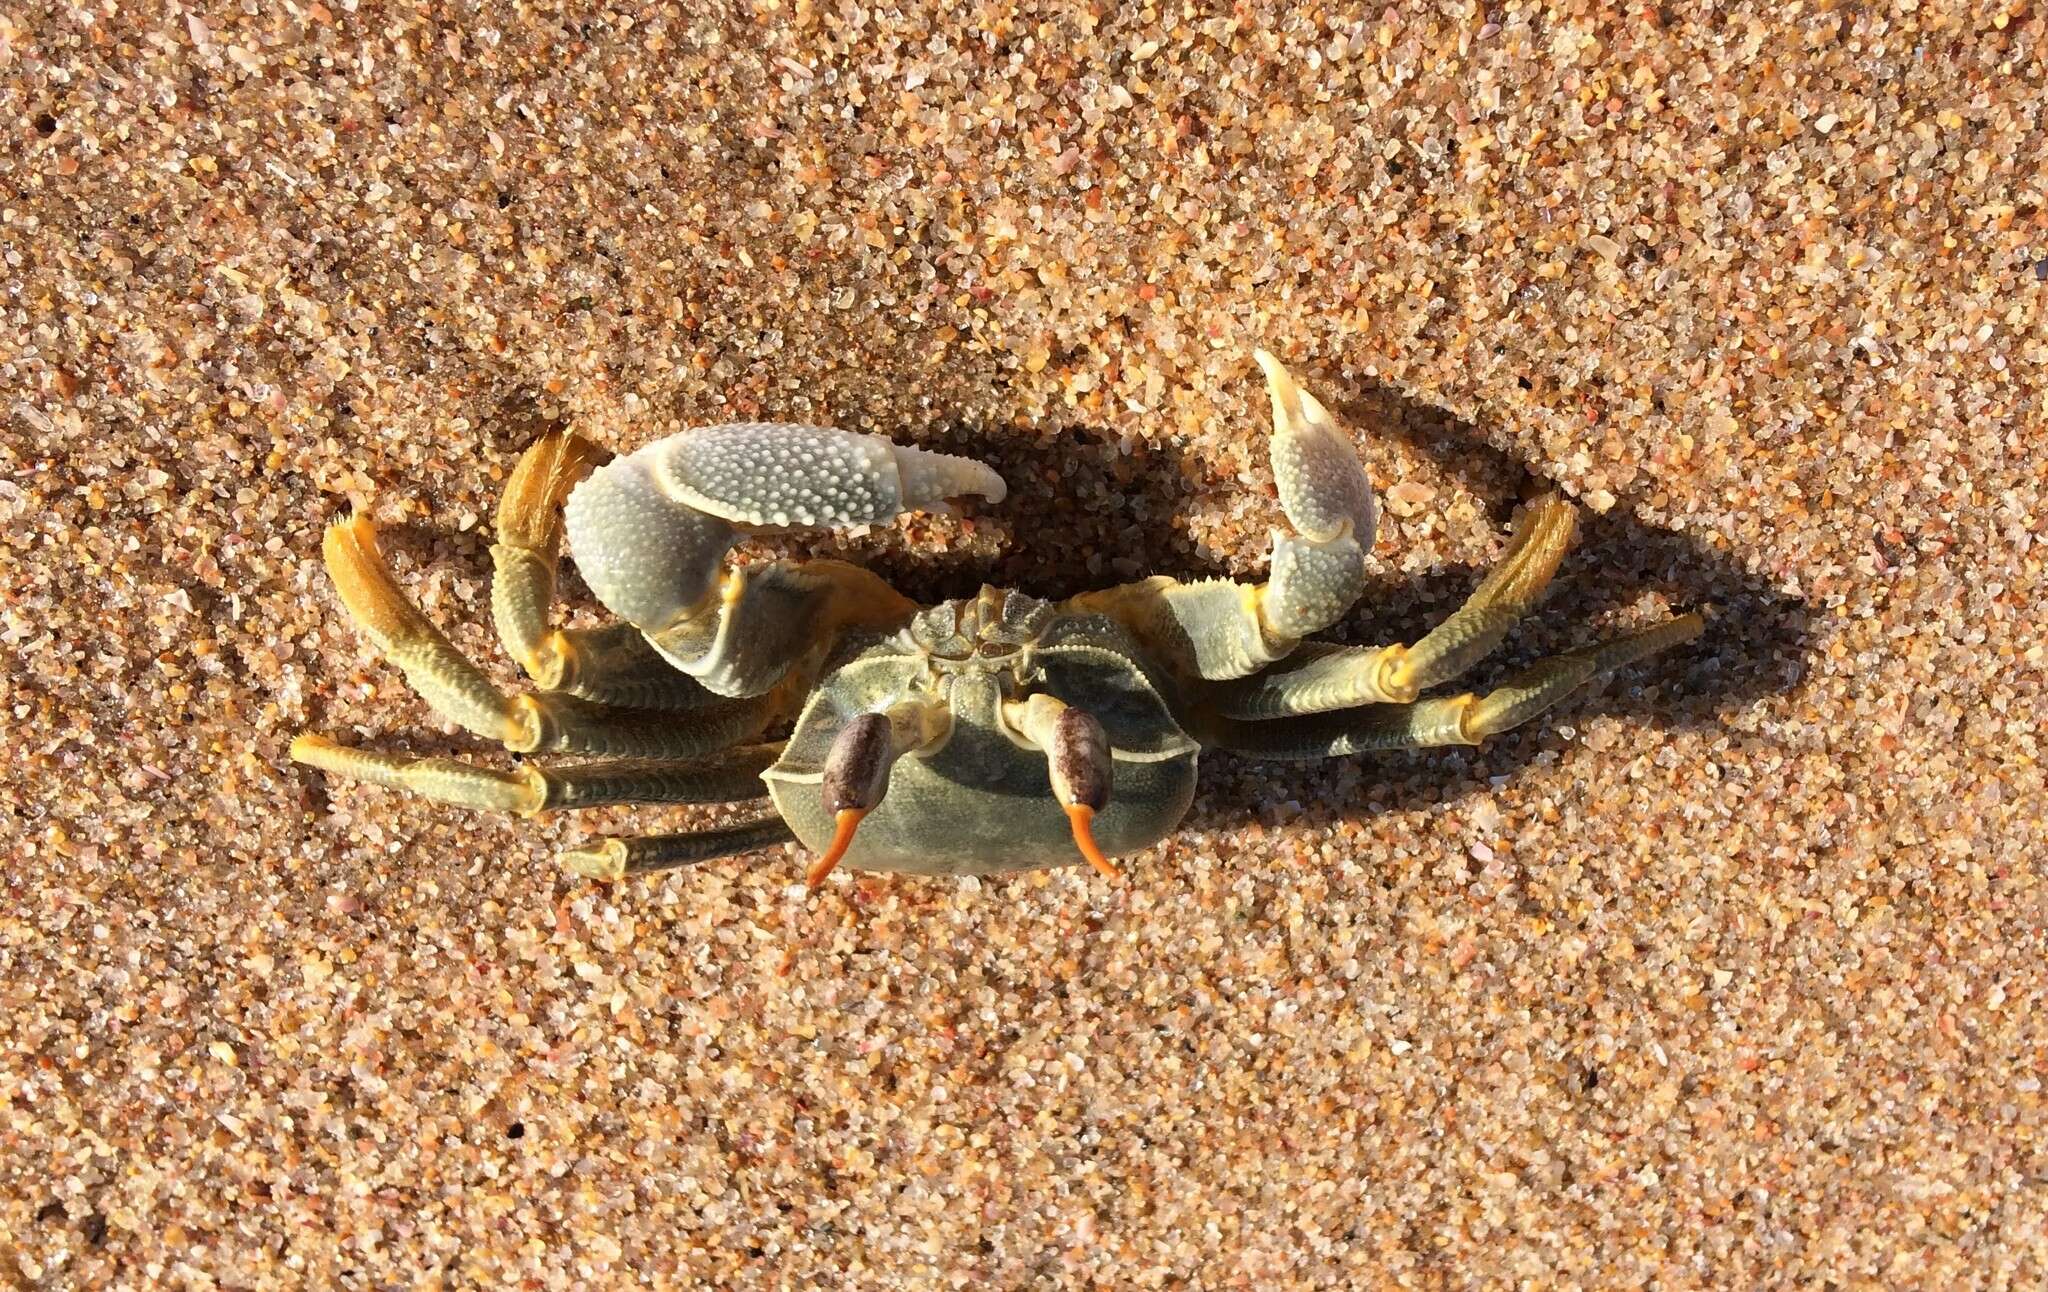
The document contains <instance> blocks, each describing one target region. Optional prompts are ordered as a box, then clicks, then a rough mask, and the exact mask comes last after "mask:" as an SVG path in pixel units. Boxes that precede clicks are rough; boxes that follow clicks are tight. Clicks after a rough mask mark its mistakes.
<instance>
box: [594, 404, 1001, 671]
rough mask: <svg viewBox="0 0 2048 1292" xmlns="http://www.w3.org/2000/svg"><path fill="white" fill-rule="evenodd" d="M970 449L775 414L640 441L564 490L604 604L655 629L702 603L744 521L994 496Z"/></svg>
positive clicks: (858, 519)
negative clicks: (949, 449) (897, 440)
mask: <svg viewBox="0 0 2048 1292" xmlns="http://www.w3.org/2000/svg"><path fill="white" fill-rule="evenodd" d="M1005 493H1006V490H1005V488H1004V485H1003V479H1002V477H1001V476H999V475H997V474H996V473H995V472H994V471H993V470H991V469H990V468H988V467H987V466H984V465H983V464H981V463H979V462H975V461H973V460H971V459H968V458H959V457H953V456H950V455H948V454H944V453H929V452H926V451H925V450H923V449H914V448H907V447H905V446H903V445H899V444H892V443H890V442H889V441H888V440H885V439H883V438H882V437H880V436H878V435H860V434H856V433H854V432H852V431H840V430H833V429H831V428H828V427H819V426H794V425H787V424H783V423H776V422H754V423H744V424H741V425H737V426H718V427H703V428H699V429H696V430H689V431H684V432H682V433H681V434H679V435H672V436H670V437H669V438H667V439H665V440H660V441H657V442H655V443H653V444H650V445H648V446H647V447H646V448H643V449H641V450H639V451H638V452H637V453H633V454H631V455H629V456H627V457H623V458H620V459H619V460H618V461H616V462H613V463H612V464H611V465H609V466H606V467H603V468H601V469H599V470H598V471H596V472H594V473H592V475H591V477H590V478H589V479H588V480H586V481H585V482H584V483H583V484H582V485H580V486H579V487H578V488H577V489H576V491H575V492H574V493H572V494H571V495H570V496H569V505H568V510H567V522H568V530H569V545H570V547H571V549H572V550H573V551H574V552H575V554H576V565H577V568H578V569H579V570H581V571H582V572H583V577H584V581H585V582H587V583H588V584H589V585H590V590H591V591H592V592H593V593H595V594H596V596H597V599H598V600H599V601H602V602H603V603H604V604H605V606H606V607H607V608H609V609H610V610H612V611H613V612H614V613H616V614H618V615H619V616H620V617H621V618H623V619H625V620H627V621H628V622H630V623H634V624H637V625H639V626H640V627H641V628H642V629H644V630H646V631H648V632H650V633H652V632H658V631H660V630H661V629H663V628H666V627H668V626H669V625H670V624H671V623H672V622H673V621H675V620H676V619H677V618H678V617H679V616H683V615H689V614H694V613H697V612H699V611H700V610H701V609H703V608H704V603H705V601H706V599H707V598H708V597H709V596H710V594H711V592H712V590H713V587H714V584H715V582H716V580H717V577H718V574H719V563H720V561H721V560H722V559H723V557H724V555H725V552H726V550H727V549H728V548H730V547H731V546H732V544H733V542H734V541H735V540H736V539H737V538H738V537H739V535H740V534H741V533H742V532H744V530H745V529H747V528H760V527H781V526H790V525H823V526H834V527H837V526H845V525H865V524H876V523H880V522H882V521H886V520H889V519H892V518H893V517H895V516H897V515H898V514H900V513H902V512H905V511H912V510H916V509H918V508H921V507H929V506H932V505H934V504H936V503H940V502H943V501H945V500H946V499H948V498H959V497H964V496H966V495H969V494H978V495H980V496H982V497H984V498H987V499H990V500H991V501H998V502H999V501H1001V500H1002V498H1003V497H1004V495H1005Z"/></svg>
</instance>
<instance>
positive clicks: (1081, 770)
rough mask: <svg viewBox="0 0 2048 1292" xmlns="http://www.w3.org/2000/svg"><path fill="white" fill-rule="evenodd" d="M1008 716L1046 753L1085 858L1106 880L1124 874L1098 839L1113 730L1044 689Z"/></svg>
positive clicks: (1013, 706) (1010, 708) (1006, 709)
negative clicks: (1097, 817)
mask: <svg viewBox="0 0 2048 1292" xmlns="http://www.w3.org/2000/svg"><path fill="white" fill-rule="evenodd" d="M1003 715H1004V717H1006V718H1007V719H1008V720H1009V722H1010V725H1011V726H1012V727H1013V728H1014V729H1015V730H1016V731H1017V732H1018V733H1019V734H1020V735H1022V736H1023V737H1024V738H1025V739H1026V740H1029V741H1030V742H1031V743H1032V744H1034V745H1037V746H1038V747H1039V748H1040V749H1042V750H1044V751H1045V764H1046V772H1047V774H1048V776H1049V777H1050V779H1051V780H1052V795H1053V797H1054V798H1055V799H1057V800H1059V804H1060V806H1061V807H1063V808H1065V809H1066V811H1067V822H1068V824H1069V825H1071V826H1072V827H1073V831H1074V846H1075V847H1076V848H1079V849H1080V850H1081V856H1082V857H1083V858H1085V859H1086V860H1087V862H1088V864H1089V865H1091V866H1093V867H1095V869H1096V871H1097V873H1099V874H1101V875H1102V876H1103V877H1104V878H1107V879H1120V878H1122V874H1123V872H1121V871H1119V870H1118V869H1117V868H1116V866H1115V865H1114V864H1113V863H1112V862H1111V861H1110V859H1109V858H1108V857H1106V856H1104V855H1103V853H1102V848H1101V847H1100V846H1099V845H1098V844H1097V843H1096V842H1095V814H1096V813H1098V812H1100V811H1102V810H1103V809H1104V808H1106V807H1108V806H1109V785H1110V774H1111V770H1112V763H1111V759H1110V747H1109V733H1108V732H1106V731H1104V730H1103V729H1102V724H1101V723H1100V722H1098V721H1096V719H1095V715H1094V714H1091V713H1089V712H1087V711H1086V710H1084V709H1075V708H1071V707H1069V706H1068V705H1067V704H1066V702H1065V701H1063V700H1061V699H1059V698H1058V697H1057V696H1051V695H1045V694H1042V693H1041V694H1039V695H1034V696H1032V697H1030V698H1029V699H1027V700H1023V701H1016V700H1012V701H1010V702H1008V703H1006V704H1005V705H1004V706H1003Z"/></svg>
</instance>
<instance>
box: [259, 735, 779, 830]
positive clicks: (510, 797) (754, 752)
mask: <svg viewBox="0 0 2048 1292" xmlns="http://www.w3.org/2000/svg"><path fill="white" fill-rule="evenodd" d="M781 751H782V746H781V745H780V744H768V745H745V746H741V747H739V748H737V749H732V750H728V751H727V752H726V753H724V754H722V755H720V756H719V757H718V758H715V759H705V760H700V761H675V760H664V759H643V760H628V761H618V762H601V763H587V764H583V765H581V766H575V767H536V766H534V765H533V764H531V763H528V764H527V765H525V766H523V767H521V768H519V769H518V770H516V771H509V772H506V771H498V770H496V769H494V768H489V767H478V766H476V765H474V764H471V763H465V762H460V761H458V760H456V759H453V758H409V757H406V756H405V755H403V754H393V753H386V752H384V751H382V750H375V749H355V748H350V747H349V746H346V745H339V744H336V743H335V742H334V741H332V740H329V739H327V738H326V737H325V736H316V735H304V736H300V737H299V738H298V739H296V740H294V741H292V760H293V761H294V762H300V763H304V764H306V765H307V766H309V767H317V768H319V769H320V770H322V771H324V772H330V773H332V774H334V775H338V776H346V777H349V778H350V779H352V780H359V781H368V782H370V783H371V784H373V785H384V786H388V787H390V788H392V789H402V790H409V791H411V792H412V793H414V794H418V795H420V796H422V797H424V798H429V799H433V800H434V801H435V802H438V803H452V804H454V805H456V806H458V807H471V808H483V809H487V810H490V811H497V812H516V813H518V814H519V815H520V816H532V815H533V814H534V813H536V812H545V811H550V810H553V809H558V808H590V807H608V806H611V805H614V804H620V803H733V802H738V801H740V800H743V799H757V798H760V797H762V796H763V794H764V793H765V792H766V791H765V789H764V787H763V786H762V784H761V773H762V772H763V771H764V770H766V769H767V767H768V766H769V765H770V764H771V763H773V762H774V761H775V758H776V756H777V755H778V754H779V753H781Z"/></svg>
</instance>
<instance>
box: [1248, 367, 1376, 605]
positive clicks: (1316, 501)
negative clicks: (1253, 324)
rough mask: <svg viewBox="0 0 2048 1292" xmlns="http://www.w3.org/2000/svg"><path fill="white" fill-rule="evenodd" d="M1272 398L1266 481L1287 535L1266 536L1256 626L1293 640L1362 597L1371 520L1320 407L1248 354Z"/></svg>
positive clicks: (1359, 471)
mask: <svg viewBox="0 0 2048 1292" xmlns="http://www.w3.org/2000/svg"><path fill="white" fill-rule="evenodd" d="M1254 357H1255V358H1256V359H1257V360H1258V361H1259V367H1261V368H1262V369H1264V370H1265V373H1266V386H1267V390H1268V393H1270V394H1271V395H1272V398H1273V445H1272V455H1273V482H1274V484H1275V485H1276V486H1277V487H1278V488H1279V491H1280V509H1281V510H1282V511H1283V512H1285V513H1286V514H1287V520H1288V523H1289V524H1291V525H1293V526H1294V531H1295V532H1294V533H1292V534H1287V533H1282V532H1279V531H1275V533H1274V534H1273V571H1272V576H1271V578H1270V579H1269V581H1268V583H1267V587H1266V591H1265V594H1264V596H1263V597H1262V598H1261V600H1260V605H1259V611H1260V620H1261V623H1262V624H1263V626H1264V627H1265V628H1266V629H1267V630H1268V631H1269V632H1271V633H1272V634H1273V635H1275V636H1277V637H1281V638H1294V639H1298V638H1301V637H1305V636H1307V635H1308V634H1310V633H1312V632H1317V631H1319V630H1321V629H1324V628H1327V627H1329V626H1330V625H1331V624H1333V623H1335V622H1336V621H1337V620H1338V619H1341V618H1342V617H1343V615H1344V612H1345V611H1347V610H1349V609H1350V608H1351V604H1352V602H1354V601H1356V600H1358V595H1359V593H1361V592H1363V591H1364V590H1365V553H1366V551H1367V550H1368V549H1369V548H1371V546H1372V540H1373V526H1374V522H1375V521H1376V519H1377V517H1376V515H1375V514H1374V509H1373V501H1372V482H1371V481H1369V480H1367V479H1366V476H1365V468H1364V467H1362V466H1360V465H1359V462H1358V454H1357V453H1356V452H1355V451H1354V450H1353V449H1352V447H1351V443H1350V441H1349V440H1347V439H1346V438H1345V437H1344V434H1343V432H1341V431H1339V430H1338V429H1337V423H1336V420H1335V419H1334V418H1332V417H1331V416H1330V411H1329V410H1328V409H1326V408H1324V407H1323V405H1322V402H1321V401H1320V400H1318V399H1317V398H1316V397H1315V396H1314V395H1311V394H1309V393H1308V392H1307V391H1305V390H1303V389H1302V388H1301V387H1300V386H1298V385H1296V384H1295V381H1294V378H1293V376H1291V375H1290V374H1289V373H1288V371H1287V369H1286V368H1284V367H1282V366H1281V364H1280V361H1279V360H1278V359H1275V358H1274V357H1273V356H1272V355H1270V354H1268V353H1266V352H1265V351H1264V350H1259V351H1255V352H1254Z"/></svg>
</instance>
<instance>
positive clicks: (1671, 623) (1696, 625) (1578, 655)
mask: <svg viewBox="0 0 2048 1292" xmlns="http://www.w3.org/2000/svg"><path fill="white" fill-rule="evenodd" d="M1701 627H1702V621H1701V619H1700V617H1699V616H1698V615H1682V616H1680V617H1679V618H1677V619H1668V620H1666V621H1664V622H1663V623H1661V624H1654V625H1652V626H1650V627H1648V628H1644V629H1639V630H1638V631H1636V632H1632V633H1629V634H1627V635H1625V636H1622V637H1617V638H1614V639H1613V640H1611V641H1606V642H1601V643H1599V644H1597V645H1594V646H1587V647H1582V648H1581V649H1579V650H1575V651H1571V652H1568V653H1567V654H1563V655H1554V656H1552V657H1550V658H1549V659H1544V660H1538V661H1537V662H1536V663H1535V664H1533V665H1531V666H1530V667H1529V668H1527V669H1525V670H1523V671H1522V672H1521V673H1519V674H1517V675H1516V676H1514V677H1513V678H1511V679H1509V680H1508V681H1507V682H1506V683H1505V684H1504V685H1502V686H1501V687H1499V688H1498V689H1496V690H1493V691H1489V692H1488V693H1487V694H1486V695H1484V696H1475V695H1457V696H1450V697H1447V698H1444V699H1433V700H1422V701H1419V702H1417V703H1414V704H1400V703H1389V704H1369V705H1366V706H1364V707H1362V708H1356V709H1351V710H1348V711H1345V712H1339V713H1327V714H1315V715H1308V716H1301V717H1292V718H1280V719H1274V720H1270V721H1250V722H1247V721H1242V720H1239V719H1233V718H1218V719H1213V720H1212V721H1211V722H1210V723H1209V724H1208V725H1207V727H1206V728H1205V731H1204V735H1205V740H1204V743H1213V744H1216V745H1220V746H1221V747H1223V748H1225V749H1228V750H1230V751H1232V752H1233V753H1239V754H1250V755H1254V756H1257V757H1260V758H1277V759H1303V758H1330V757H1335V756H1338V755H1341V754H1355V753H1360V752H1363V751H1365V750H1373V749H1408V748H1422V747H1427V746H1433V745H1476V744H1478V743H1480V742H1481V741H1483V740H1485V739H1486V738H1487V737H1488V736H1493V735H1498V734H1499V733H1501V732H1503V731H1506V730H1508V729H1510V728H1512V727H1517V726H1520V725H1521V724H1522V723H1524V722H1527V721H1528V720H1529V719H1531V718H1533V717H1535V716H1536V715H1537V714H1539V713H1542V712H1543V711H1544V710H1545V709H1548V708H1550V707H1551V706H1552V705H1554V704H1556V703H1557V702H1558V701H1559V700H1562V699H1564V698H1565V697H1566V696H1567V695H1570V694H1571V693H1572V692H1573V691H1576V690H1578V689H1579V688H1580V687H1581V686H1583V685H1585V684H1586V683H1587V682H1589V681H1591V680H1592V679H1593V678H1595V677H1597V676H1599V675H1600V674H1602V673H1605V672H1608V671H1610V670H1612V669H1616V668H1620V667H1621V666H1622V665H1624V664H1628V663H1632V662H1633V661H1635V660H1639V659H1642V658H1644V657H1645V656H1648V655H1654V654H1656V653H1657V652H1658V651H1661V650H1666V649H1669V648H1670V647H1672V646H1676V645H1678V644H1680V643H1681V642H1687V641H1691V640H1692V639H1693V638H1695V637H1697V636H1699V634H1700V629H1701Z"/></svg>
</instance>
